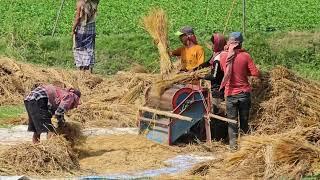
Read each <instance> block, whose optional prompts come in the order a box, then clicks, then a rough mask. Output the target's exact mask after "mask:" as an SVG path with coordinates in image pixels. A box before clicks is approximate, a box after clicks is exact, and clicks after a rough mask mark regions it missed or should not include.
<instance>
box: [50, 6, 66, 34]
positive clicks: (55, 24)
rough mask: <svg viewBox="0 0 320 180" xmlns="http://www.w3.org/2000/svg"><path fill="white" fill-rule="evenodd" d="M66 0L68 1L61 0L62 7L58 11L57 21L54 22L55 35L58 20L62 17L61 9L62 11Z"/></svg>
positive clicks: (53, 31)
mask: <svg viewBox="0 0 320 180" xmlns="http://www.w3.org/2000/svg"><path fill="white" fill-rule="evenodd" d="M65 1H66V0H61V5H60V8H59V10H58V12H57V17H56V21H55V23H54V26H53V30H52V34H51V36H54V33H55V31H56V28H57V25H58V21H59V18H60V15H61V11H62V8H63V5H64V2H65Z"/></svg>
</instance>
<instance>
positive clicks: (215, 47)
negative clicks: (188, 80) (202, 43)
mask: <svg viewBox="0 0 320 180" xmlns="http://www.w3.org/2000/svg"><path fill="white" fill-rule="evenodd" d="M211 42H212V51H213V54H212V56H211V57H210V59H209V60H208V61H206V62H204V63H202V64H200V65H199V67H197V68H195V69H194V70H197V69H202V68H205V67H210V68H211V72H210V73H209V74H208V75H206V76H205V77H204V78H203V79H205V80H209V81H211V92H212V97H213V111H214V113H215V112H217V111H218V107H219V104H220V102H221V101H222V100H223V98H224V96H223V90H219V89H220V84H221V81H222V79H223V71H222V70H221V68H220V54H221V52H222V51H223V50H224V46H225V45H226V40H225V37H224V36H223V35H222V34H219V33H214V34H213V35H212V36H211Z"/></svg>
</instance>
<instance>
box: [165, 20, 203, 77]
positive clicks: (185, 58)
mask: <svg viewBox="0 0 320 180" xmlns="http://www.w3.org/2000/svg"><path fill="white" fill-rule="evenodd" d="M175 34H176V35H177V36H179V38H180V41H181V42H182V44H183V47H180V48H178V49H176V50H174V51H171V52H170V56H179V57H180V58H181V69H180V71H192V70H193V69H194V68H196V67H198V66H199V65H200V64H202V63H203V62H204V50H203V48H202V47H201V46H200V45H198V42H197V38H196V36H195V34H194V31H193V29H192V27H189V26H185V27H183V28H182V29H181V30H180V31H178V32H176V33H175Z"/></svg>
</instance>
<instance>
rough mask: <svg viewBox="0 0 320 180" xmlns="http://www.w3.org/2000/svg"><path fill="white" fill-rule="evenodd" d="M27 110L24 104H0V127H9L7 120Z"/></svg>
mask: <svg viewBox="0 0 320 180" xmlns="http://www.w3.org/2000/svg"><path fill="white" fill-rule="evenodd" d="M24 112H25V109H24V106H22V105H18V106H17V105H16V106H14V105H12V106H0V127H8V125H7V123H6V122H7V120H9V119H13V118H18V117H19V116H20V115H21V114H23V113H24Z"/></svg>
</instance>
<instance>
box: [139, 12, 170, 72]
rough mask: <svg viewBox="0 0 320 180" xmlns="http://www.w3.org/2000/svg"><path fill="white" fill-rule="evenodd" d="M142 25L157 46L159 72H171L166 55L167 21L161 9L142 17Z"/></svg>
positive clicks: (168, 58)
mask: <svg viewBox="0 0 320 180" xmlns="http://www.w3.org/2000/svg"><path fill="white" fill-rule="evenodd" d="M142 20H143V25H144V28H145V29H146V31H148V32H149V34H150V35H151V37H152V38H153V40H154V42H155V43H156V44H157V46H158V50H159V54H160V72H161V74H168V73H170V72H171V70H172V63H171V61H170V57H169V54H168V51H167V49H168V37H167V32H168V20H167V16H166V13H165V11H164V10H163V9H151V10H150V12H149V14H148V15H146V16H145V17H143V19H142Z"/></svg>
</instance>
